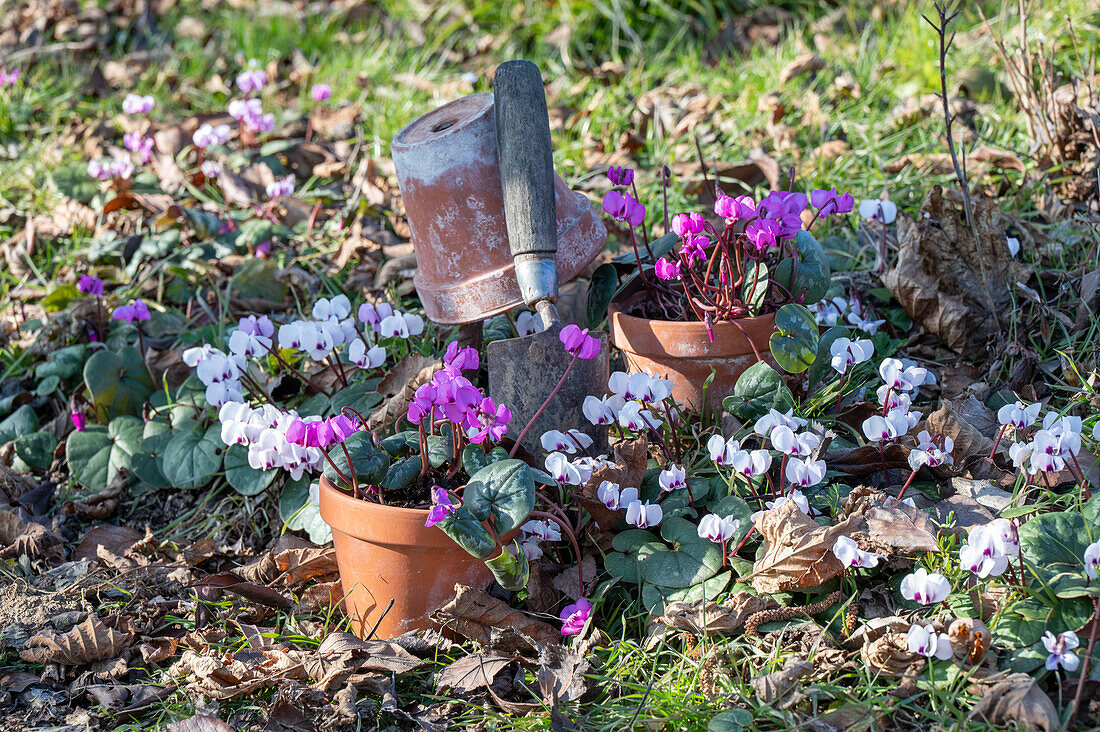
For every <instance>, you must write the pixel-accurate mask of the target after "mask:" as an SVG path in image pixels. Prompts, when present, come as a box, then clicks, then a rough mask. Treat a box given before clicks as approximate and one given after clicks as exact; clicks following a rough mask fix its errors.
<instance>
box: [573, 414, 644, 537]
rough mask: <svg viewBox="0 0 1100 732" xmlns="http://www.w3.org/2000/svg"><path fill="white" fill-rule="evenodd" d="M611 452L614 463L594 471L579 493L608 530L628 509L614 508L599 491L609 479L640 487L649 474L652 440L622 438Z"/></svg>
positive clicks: (578, 498)
mask: <svg viewBox="0 0 1100 732" xmlns="http://www.w3.org/2000/svg"><path fill="white" fill-rule="evenodd" d="M611 453H612V454H611V462H613V463H614V465H612V466H608V467H603V468H600V469H599V470H596V471H595V472H593V473H592V477H591V478H589V479H588V482H587V483H585V484H584V486H582V487H581V490H580V491H579V492H578V493H577V495H576V500H577V502H578V503H580V504H581V506H582V507H583V508H584V510H586V511H588V513H590V514H591V515H592V518H593V519H595V521H596V524H597V525H598V526H599V528H600V529H602V530H603V531H604V532H608V531H610V529H611V527H612V526H614V525H615V522H616V521H618V520H619V517H621V516H622V515H623V514H624V512H625V510H626V509H621V510H619V511H612V510H610V509H609V508H608V507H607V506H605V505H604V503H603V501H601V500H600V498H599V496H598V495H597V493H596V492H597V491H598V490H599V487H600V484H601V483H603V481H605V480H606V481H610V482H611V483H618V484H619V487H620V488H638V487H640V486H641V485H642V479H643V478H645V471H646V461H647V458H648V456H649V440H647V439H646V437H645V436H644V435H643V436H642V437H639V438H637V439H634V440H630V441H628V442H619V443H617V444H616V445H615V446H614V447H613V448H612V451H611Z"/></svg>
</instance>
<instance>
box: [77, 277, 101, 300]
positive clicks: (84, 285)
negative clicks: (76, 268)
mask: <svg viewBox="0 0 1100 732" xmlns="http://www.w3.org/2000/svg"><path fill="white" fill-rule="evenodd" d="M76 289H77V291H78V292H80V294H82V295H97V296H98V295H102V294H103V280H101V279H99V278H98V277H96V276H95V275H86V274H82V275H80V281H79V282H77V283H76Z"/></svg>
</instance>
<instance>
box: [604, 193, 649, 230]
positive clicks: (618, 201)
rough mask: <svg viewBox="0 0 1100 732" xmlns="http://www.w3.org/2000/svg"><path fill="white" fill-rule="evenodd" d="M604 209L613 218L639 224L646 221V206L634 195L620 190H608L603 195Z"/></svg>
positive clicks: (634, 224)
mask: <svg viewBox="0 0 1100 732" xmlns="http://www.w3.org/2000/svg"><path fill="white" fill-rule="evenodd" d="M603 210H604V212H605V213H606V214H607V215H608V216H610V217H611V218H613V219H616V220H618V221H625V222H626V223H629V224H630V225H631V226H638V225H640V224H641V223H642V222H643V221H645V206H643V205H642V204H640V203H638V201H636V200H635V199H634V197H633V196H631V195H629V194H625V195H624V194H622V193H619V192H618V191H608V192H607V195H605V196H604V197H603Z"/></svg>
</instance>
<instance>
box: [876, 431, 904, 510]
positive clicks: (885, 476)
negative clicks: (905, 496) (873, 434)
mask: <svg viewBox="0 0 1100 732" xmlns="http://www.w3.org/2000/svg"><path fill="white" fill-rule="evenodd" d="M878 455H879V457H880V458H882V482H883V484H884V485H886V486H888V485H890V471H889V470H888V469H887V467H886V448H885V447H883V445H882V441H879V443H878ZM898 497H899V499H900V497H901V496H900V495H899V496H898Z"/></svg>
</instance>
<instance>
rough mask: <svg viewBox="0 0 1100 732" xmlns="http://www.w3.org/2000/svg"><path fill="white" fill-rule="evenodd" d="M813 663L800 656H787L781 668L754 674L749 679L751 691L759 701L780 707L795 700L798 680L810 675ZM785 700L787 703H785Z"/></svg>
mask: <svg viewBox="0 0 1100 732" xmlns="http://www.w3.org/2000/svg"><path fill="white" fill-rule="evenodd" d="M813 670H814V665H813V664H812V663H810V662H809V661H806V660H804V659H801V658H788V659H787V660H786V661H785V662H784V663H783V668H781V669H779V670H778V671H772V672H771V673H769V674H761V675H760V676H754V677H753V678H752V679H751V680H750V682H749V683H750V684H752V688H753V691H755V692H756V696H757V698H758V699H760V701H761V702H763V703H765V704H775V705H776V706H779V707H780V708H782V707H784V706H786V705H787V704H789V703H791V702H793V701H795V699H796V698H797V689H798V685H799V682H800V681H801V680H802V679H803V678H805V677H806V676H808V675H810V674H811V673H812V672H813ZM784 702H786V703H787V704H785V703H784Z"/></svg>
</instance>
